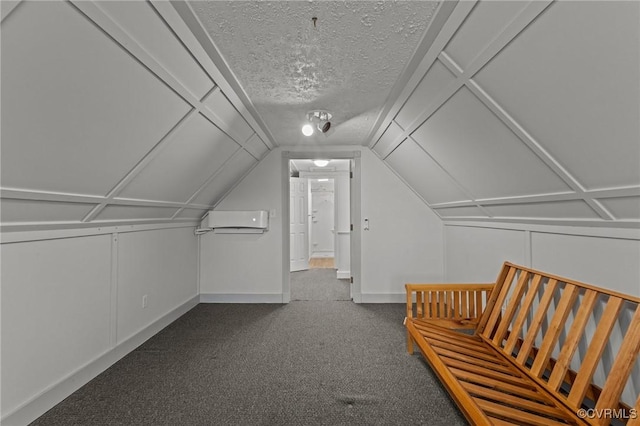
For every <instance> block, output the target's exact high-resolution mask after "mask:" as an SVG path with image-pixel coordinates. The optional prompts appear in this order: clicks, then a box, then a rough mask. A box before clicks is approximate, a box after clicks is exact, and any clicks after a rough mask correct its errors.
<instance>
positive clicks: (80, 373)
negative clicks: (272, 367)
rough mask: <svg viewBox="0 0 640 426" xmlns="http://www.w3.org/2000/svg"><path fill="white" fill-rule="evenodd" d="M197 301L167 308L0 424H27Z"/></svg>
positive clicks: (172, 320) (191, 300)
mask: <svg viewBox="0 0 640 426" xmlns="http://www.w3.org/2000/svg"><path fill="white" fill-rule="evenodd" d="M198 301H199V296H194V297H192V298H191V299H189V300H187V301H186V302H184V303H183V304H182V305H180V306H178V307H176V308H175V309H173V310H171V311H169V312H168V313H167V314H165V315H163V316H162V317H160V318H158V319H157V320H156V321H154V322H153V323H151V324H149V325H148V326H147V327H145V328H143V329H142V330H140V331H139V332H138V333H136V334H135V335H133V336H131V337H130V338H128V339H127V340H125V341H124V342H122V343H120V344H118V345H117V346H115V347H113V348H111V349H109V350H108V351H107V352H105V353H104V354H102V355H100V356H99V357H98V358H96V359H95V360H93V361H90V362H89V363H87V364H85V365H84V366H82V367H80V368H79V369H78V370H76V371H74V372H73V373H71V374H70V375H69V376H67V377H65V378H64V379H62V380H61V381H59V382H58V383H55V384H53V385H52V386H50V387H49V388H47V389H45V390H44V391H43V392H42V393H40V394H39V395H38V396H36V397H35V398H33V399H32V400H30V401H28V402H27V403H25V404H23V405H22V406H20V407H19V408H18V409H16V410H14V411H13V412H11V413H9V414H7V415H6V416H4V417H3V418H2V420H1V421H0V423H1V424H2V425H3V426H14V425H15V426H18V425H26V424H29V423H31V422H32V421H34V420H35V419H37V418H38V417H40V416H41V415H43V414H44V413H46V412H47V411H48V410H50V409H51V408H53V407H54V406H55V405H56V404H58V403H60V402H61V401H62V400H63V399H65V398H66V397H68V396H69V395H71V394H72V393H74V392H75V391H77V390H78V389H80V388H81V387H82V386H84V385H85V384H87V383H89V381H91V380H92V379H94V378H95V377H96V376H98V375H99V374H100V373H102V372H103V371H105V370H106V369H107V368H109V367H111V366H112V365H113V364H115V363H116V362H117V361H119V360H120V359H122V358H123V357H124V356H125V355H127V354H128V353H129V352H131V351H133V350H134V349H135V348H137V347H138V346H140V345H141V344H143V343H144V342H146V341H147V340H149V339H150V338H151V337H153V336H155V335H156V334H158V332H160V330H162V329H163V328H165V327H166V326H168V325H169V324H171V323H172V322H174V321H175V320H177V319H178V318H180V317H181V316H182V315H184V314H186V313H187V312H189V311H190V310H191V309H193V308H194V307H195V306H196V305H197V304H198Z"/></svg>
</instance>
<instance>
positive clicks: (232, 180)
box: [193, 151, 256, 205]
mask: <svg viewBox="0 0 640 426" xmlns="http://www.w3.org/2000/svg"><path fill="white" fill-rule="evenodd" d="M255 163H256V159H255V158H253V157H252V156H251V155H249V154H248V153H247V152H246V151H240V152H238V154H237V155H236V156H234V157H233V158H232V159H231V160H230V161H229V162H228V163H227V164H225V166H224V168H223V169H222V171H220V173H219V174H218V175H216V177H215V178H214V179H213V181H212V182H211V183H210V184H209V185H208V186H207V187H206V188H204V189H203V190H202V192H201V193H200V194H198V196H197V197H196V199H195V200H193V202H194V203H195V204H205V205H213V204H215V203H216V202H218V201H219V200H220V197H222V196H223V195H224V194H225V193H226V192H227V191H228V190H229V188H231V187H232V186H233V185H235V184H236V183H237V182H238V180H239V179H240V178H241V177H242V176H243V175H244V174H245V173H246V172H247V170H249V168H250V167H252V166H253V165H254V164H255Z"/></svg>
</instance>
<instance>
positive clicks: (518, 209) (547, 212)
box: [485, 200, 600, 219]
mask: <svg viewBox="0 0 640 426" xmlns="http://www.w3.org/2000/svg"><path fill="white" fill-rule="evenodd" d="M485 209H486V210H487V211H488V212H489V214H491V215H492V216H498V217H526V218H548V219H569V218H580V219H599V218H600V216H598V215H597V214H596V213H595V212H594V211H593V210H592V209H591V208H590V207H589V206H588V205H587V203H585V202H584V201H582V200H573V201H561V202H554V203H527V204H511V205H492V206H485Z"/></svg>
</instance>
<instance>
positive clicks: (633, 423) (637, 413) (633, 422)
mask: <svg viewBox="0 0 640 426" xmlns="http://www.w3.org/2000/svg"><path fill="white" fill-rule="evenodd" d="M633 410H634V412H633V413H629V414H630V419H629V422H627V426H640V395H638V399H637V400H636V405H635V406H634V407H633Z"/></svg>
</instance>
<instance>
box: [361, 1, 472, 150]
mask: <svg viewBox="0 0 640 426" xmlns="http://www.w3.org/2000/svg"><path fill="white" fill-rule="evenodd" d="M475 4H476V1H475V0H474V1H463V2H458V3H457V4H456V7H455V9H454V10H453V12H452V13H451V14H450V15H449V17H448V18H447V20H446V22H445V23H444V24H443V26H442V28H441V29H440V32H439V33H438V35H437V36H436V39H435V40H434V41H433V43H432V45H431V47H430V48H429V50H428V51H427V53H426V54H425V56H424V58H423V59H422V61H421V62H420V64H419V65H418V66H417V67H416V70H415V71H414V73H413V75H412V76H411V77H410V78H409V81H408V82H407V84H406V86H405V88H404V89H403V90H402V92H401V93H400V95H399V96H398V99H397V100H396V102H395V104H394V105H393V106H392V107H391V109H390V110H389V112H388V113H387V114H386V116H385V117H384V118H383V119H382V121H381V123H380V124H378V125H375V126H374V127H373V128H374V129H376V130H375V132H373V133H372V134H371V135H370V138H371V140H372V142H371V145H370V148H373V146H375V144H377V143H378V141H379V139H380V138H381V137H382V134H383V133H384V131H385V130H386V127H385V126H384V125H383V124H384V122H385V121H388V122H389V123H391V121H392V120H393V119H394V118H395V117H396V116H397V115H398V113H399V111H400V110H401V109H402V107H403V106H404V104H405V103H406V102H407V100H408V99H409V97H410V96H411V95H412V94H413V92H414V91H415V89H416V88H417V87H418V84H420V82H421V81H422V79H423V78H424V76H425V74H426V73H427V72H428V71H429V69H431V67H432V66H433V63H434V62H435V61H436V59H437V57H438V53H439V52H440V51H441V50H442V49H444V47H445V46H446V45H447V44H448V43H449V41H450V40H451V38H452V37H453V36H454V34H455V33H456V32H457V31H458V29H459V28H460V26H461V25H462V23H463V22H464V20H465V19H466V18H467V16H468V14H469V13H470V12H471V10H472V9H473V8H474V7H475Z"/></svg>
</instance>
